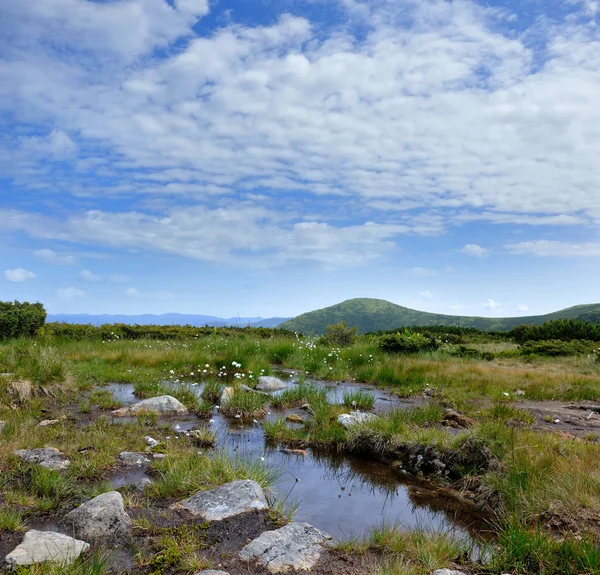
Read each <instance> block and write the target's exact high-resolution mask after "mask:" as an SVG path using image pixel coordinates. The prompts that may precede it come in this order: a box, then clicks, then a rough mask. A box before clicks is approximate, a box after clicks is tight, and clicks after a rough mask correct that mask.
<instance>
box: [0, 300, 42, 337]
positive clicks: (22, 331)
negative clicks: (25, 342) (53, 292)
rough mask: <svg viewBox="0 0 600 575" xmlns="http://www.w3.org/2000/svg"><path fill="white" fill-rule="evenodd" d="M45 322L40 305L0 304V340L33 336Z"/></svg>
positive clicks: (24, 303)
mask: <svg viewBox="0 0 600 575" xmlns="http://www.w3.org/2000/svg"><path fill="white" fill-rule="evenodd" d="M45 322H46V310H45V309H44V306H43V305H42V304H41V303H29V302H23V303H21V302H18V301H15V302H0V338H9V337H31V336H34V335H36V334H37V333H38V332H39V331H40V329H41V328H42V327H43V326H44V323H45Z"/></svg>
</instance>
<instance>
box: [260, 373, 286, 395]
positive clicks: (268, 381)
mask: <svg viewBox="0 0 600 575" xmlns="http://www.w3.org/2000/svg"><path fill="white" fill-rule="evenodd" d="M286 387H287V385H286V384H285V383H284V382H283V381H281V380H280V379H279V378H277V377H273V376H271V375H261V376H260V377H259V378H258V384H257V386H256V389H257V390H258V391H279V390H280V389H285V388H286Z"/></svg>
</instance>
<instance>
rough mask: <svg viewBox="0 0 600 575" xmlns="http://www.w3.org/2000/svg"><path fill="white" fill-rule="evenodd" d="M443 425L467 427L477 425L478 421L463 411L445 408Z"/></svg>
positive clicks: (458, 427)
mask: <svg viewBox="0 0 600 575" xmlns="http://www.w3.org/2000/svg"><path fill="white" fill-rule="evenodd" d="M442 425H445V426H446V427H453V428H455V429H466V428H469V427H474V426H475V425H477V422H476V421H475V420H474V419H471V418H470V417H467V416H466V415H463V414H462V413H458V411H454V409H445V410H444V417H443V419H442Z"/></svg>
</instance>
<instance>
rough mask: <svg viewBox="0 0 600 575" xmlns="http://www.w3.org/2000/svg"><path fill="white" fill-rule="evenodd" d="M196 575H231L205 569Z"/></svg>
mask: <svg viewBox="0 0 600 575" xmlns="http://www.w3.org/2000/svg"><path fill="white" fill-rule="evenodd" d="M196 575H229V573H227V572H226V571H216V570H215V569H205V570H204V571H200V572H198V573H196Z"/></svg>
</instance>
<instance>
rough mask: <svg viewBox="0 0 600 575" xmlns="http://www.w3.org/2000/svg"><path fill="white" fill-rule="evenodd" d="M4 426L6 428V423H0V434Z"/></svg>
mask: <svg viewBox="0 0 600 575" xmlns="http://www.w3.org/2000/svg"><path fill="white" fill-rule="evenodd" d="M5 426H6V421H0V433H2V431H3V430H4V427H5Z"/></svg>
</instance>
